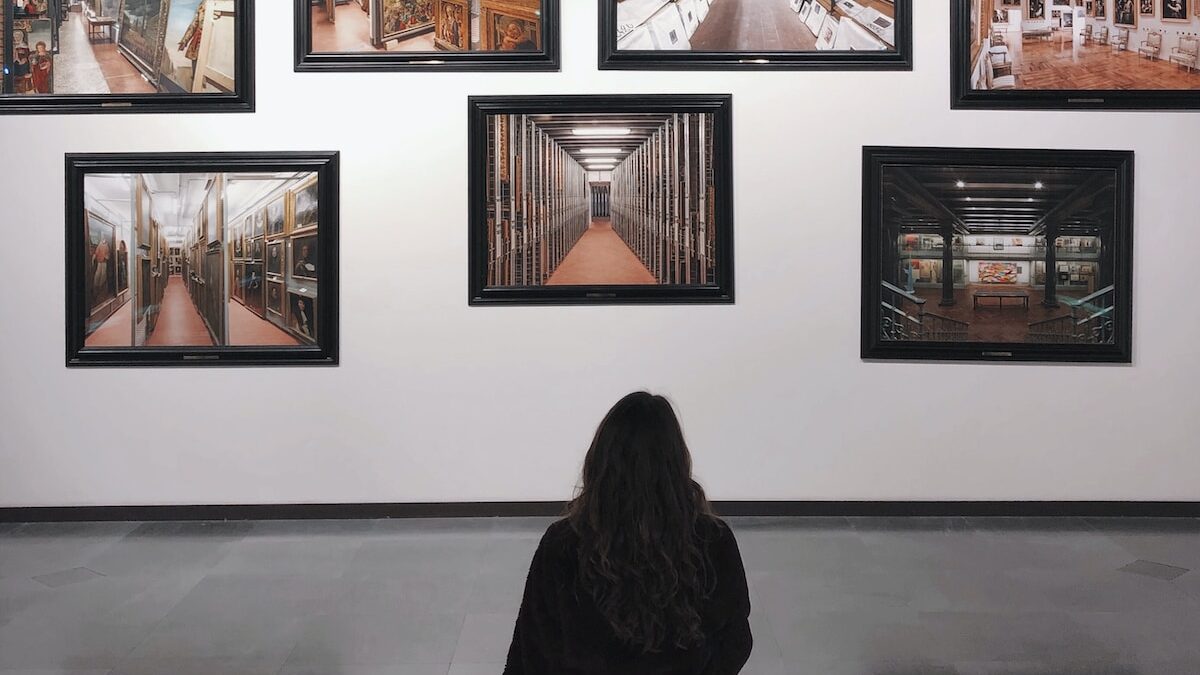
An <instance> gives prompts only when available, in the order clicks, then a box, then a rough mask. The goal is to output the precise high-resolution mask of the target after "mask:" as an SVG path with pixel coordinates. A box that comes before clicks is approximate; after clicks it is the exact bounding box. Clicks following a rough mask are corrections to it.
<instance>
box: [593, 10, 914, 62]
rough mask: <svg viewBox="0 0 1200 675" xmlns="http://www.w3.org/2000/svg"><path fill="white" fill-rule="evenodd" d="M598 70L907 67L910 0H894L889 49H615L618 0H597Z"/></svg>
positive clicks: (910, 58) (910, 38)
mask: <svg viewBox="0 0 1200 675" xmlns="http://www.w3.org/2000/svg"><path fill="white" fill-rule="evenodd" d="M598 4H599V15H600V16H599V23H600V34H599V40H598V45H599V68H600V69H601V70H750V71H754V70H898V71H904V70H912V69H913V32H912V5H913V0H896V3H895V7H896V16H895V17H894V18H893V20H894V28H893V30H894V35H895V42H896V49H895V50H894V51H832V50H826V51H807V52H799V51H797V52H776V51H739V52H693V51H669V50H619V49H617V25H618V22H617V3H616V2H615V1H614V0H599V3H598Z"/></svg>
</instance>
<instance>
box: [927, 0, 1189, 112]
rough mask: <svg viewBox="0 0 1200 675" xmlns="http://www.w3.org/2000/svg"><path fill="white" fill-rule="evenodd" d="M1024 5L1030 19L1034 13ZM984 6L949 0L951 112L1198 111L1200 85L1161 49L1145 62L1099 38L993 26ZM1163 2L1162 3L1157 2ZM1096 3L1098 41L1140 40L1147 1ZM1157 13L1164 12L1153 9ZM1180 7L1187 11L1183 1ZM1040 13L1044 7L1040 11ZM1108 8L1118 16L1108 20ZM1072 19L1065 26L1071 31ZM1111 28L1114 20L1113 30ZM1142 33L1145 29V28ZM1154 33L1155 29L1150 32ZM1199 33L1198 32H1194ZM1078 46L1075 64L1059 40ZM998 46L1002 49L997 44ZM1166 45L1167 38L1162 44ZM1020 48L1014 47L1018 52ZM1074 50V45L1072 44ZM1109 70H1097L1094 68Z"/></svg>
mask: <svg viewBox="0 0 1200 675" xmlns="http://www.w3.org/2000/svg"><path fill="white" fill-rule="evenodd" d="M1036 1H1038V0H1033V1H1031V3H1030V4H1028V5H1026V15H1028V13H1029V12H1033V11H1035V8H1034V5H1033V2H1036ZM978 2H979V0H951V3H950V15H951V20H952V24H951V25H952V32H951V69H950V78H951V81H950V85H951V107H952V108H955V109H994V110H1001V109H1029V110H1196V109H1200V78H1197V77H1193V74H1194V73H1191V72H1189V71H1188V70H1187V69H1186V68H1179V67H1178V66H1176V65H1175V64H1173V63H1171V62H1170V60H1169V50H1168V49H1166V48H1164V49H1162V50H1161V53H1160V54H1159V55H1158V56H1151V57H1150V58H1147V56H1146V54H1144V53H1138V50H1136V49H1113V47H1112V45H1111V44H1109V43H1108V42H1104V43H1102V42H1101V41H1100V39H1093V40H1088V39H1086V34H1082V35H1083V37H1081V36H1076V35H1074V34H1073V33H1070V34H1068V33H1067V32H1066V31H1063V32H1062V33H1061V35H1059V36H1057V37H1056V36H1055V35H1054V32H1053V28H1054V26H1052V25H1049V24H1046V25H1043V24H1042V23H1041V22H1038V21H1036V20H1033V19H1028V18H1027V19H1026V21H1025V22H1024V23H1023V24H1021V25H1016V24H1011V25H1007V26H1002V27H995V26H993V25H992V16H991V14H989V13H980V12H977V11H976V6H977V3H978ZM1155 2H1157V3H1159V4H1160V5H1161V3H1162V2H1163V0H1155ZM1111 3H1112V4H1111V5H1109V3H1108V2H1101V1H1099V0H1096V1H1094V2H1093V3H1092V8H1093V14H1094V17H1095V18H1094V20H1092V21H1089V22H1088V23H1089V27H1090V28H1094V32H1095V33H1096V34H1097V35H1100V32H1101V31H1102V30H1107V29H1104V26H1105V25H1109V26H1112V25H1116V26H1118V28H1116V29H1112V30H1111V33H1113V34H1116V33H1117V32H1119V31H1124V30H1125V29H1127V28H1128V29H1129V31H1130V33H1131V35H1130V37H1129V40H1130V44H1134V43H1135V42H1136V41H1138V40H1140V39H1141V38H1140V37H1139V36H1140V35H1141V32H1139V33H1138V35H1133V34H1132V31H1133V30H1135V29H1137V28H1138V19H1139V17H1141V16H1142V9H1143V8H1144V5H1145V3H1144V0H1111ZM1155 6H1159V5H1155ZM1176 6H1177V7H1183V11H1184V12H1186V4H1185V3H1183V2H1182V0H1180V3H1179V5H1176ZM1042 7H1043V11H1044V8H1045V4H1044V3H1043V5H1042ZM1110 7H1111V11H1112V12H1113V14H1111V15H1110V14H1108V10H1109V9H1110ZM1069 16H1070V15H1069V14H1067V13H1065V12H1064V13H1063V14H1062V17H1061V18H1062V27H1063V28H1068V27H1069V28H1071V29H1074V28H1076V26H1075V25H1074V20H1073V19H1072V20H1071V21H1070V24H1071V25H1070V26H1068V17H1069ZM1108 21H1111V23H1109V22H1108ZM1143 28H1145V27H1144V26H1143ZM1151 30H1153V28H1151ZM1197 30H1200V25H1197ZM1068 39H1074V46H1073V52H1072V53H1073V54H1074V56H1073V57H1072V58H1068V59H1064V58H1063V57H1062V51H1061V50H1062V45H1061V44H1059V43H1060V42H1061V41H1062V40H1068ZM993 41H1000V42H1002V43H1003V44H992V42H993ZM1164 42H1168V44H1169V38H1168V39H1166V40H1164ZM1018 44H1019V45H1020V48H1019V49H1018V48H1014V46H1015V45H1018ZM1068 46H1070V45H1068ZM1101 62H1103V63H1104V67H1103V68H1097V67H1096V64H1097V63H1101Z"/></svg>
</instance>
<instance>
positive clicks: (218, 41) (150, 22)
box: [0, 0, 239, 97]
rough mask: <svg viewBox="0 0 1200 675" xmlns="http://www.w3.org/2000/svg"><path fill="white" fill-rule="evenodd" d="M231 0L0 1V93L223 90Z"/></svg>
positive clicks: (231, 71)
mask: <svg viewBox="0 0 1200 675" xmlns="http://www.w3.org/2000/svg"><path fill="white" fill-rule="evenodd" d="M238 4H239V2H237V1H236V0H85V1H84V2H80V3H64V2H61V1H60V0H5V1H4V3H3V6H4V25H3V30H0V47H3V49H2V51H3V54H4V83H3V94H4V95H5V96H6V97H11V96H29V95H39V94H41V95H57V96H68V95H102V94H112V95H128V94H200V95H203V94H229V93H233V92H235V90H236V86H235V80H236V77H237V75H236V71H237V67H236V65H235V53H236V50H237V47H238V46H237V37H238V32H239V27H238V24H237V21H238V11H237V7H238Z"/></svg>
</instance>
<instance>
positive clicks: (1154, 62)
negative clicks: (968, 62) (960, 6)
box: [971, 0, 1200, 91]
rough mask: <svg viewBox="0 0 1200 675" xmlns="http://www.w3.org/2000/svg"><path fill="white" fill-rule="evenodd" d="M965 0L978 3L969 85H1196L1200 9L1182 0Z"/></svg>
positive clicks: (1115, 87)
mask: <svg viewBox="0 0 1200 675" xmlns="http://www.w3.org/2000/svg"><path fill="white" fill-rule="evenodd" d="M971 2H975V3H981V4H982V7H980V6H979V5H976V6H974V7H973V8H972V54H971V57H972V62H973V63H975V64H976V65H975V67H974V69H973V72H972V80H971V84H972V88H974V89H977V90H1005V89H1018V90H1020V89H1042V90H1046V89H1049V90H1076V89H1083V90H1106V91H1127V90H1152V91H1171V90H1190V89H1200V72H1197V69H1198V68H1200V14H1198V13H1193V12H1190V11H1189V8H1188V3H1187V1H1186V0H1088V1H1087V3H1086V7H1085V6H1083V3H1079V2H1076V3H1075V4H1076V6H1071V5H1070V4H1068V3H1067V2H1065V1H1063V2H1058V3H1054V2H1051V0H1031V1H1030V2H1027V3H1025V4H1024V5H1023V4H1021V3H1020V2H1019V1H1018V2H1012V1H1011V0H971ZM1198 7H1200V6H1198ZM1172 8H1177V9H1175V12H1176V15H1175V18H1172V17H1170V16H1164V14H1169V13H1170V12H1171V11H1172Z"/></svg>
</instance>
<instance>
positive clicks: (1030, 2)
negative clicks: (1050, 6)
mask: <svg viewBox="0 0 1200 675" xmlns="http://www.w3.org/2000/svg"><path fill="white" fill-rule="evenodd" d="M1025 18H1026V19H1029V20H1030V21H1040V20H1044V19H1045V18H1046V0H1026V5H1025Z"/></svg>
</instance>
